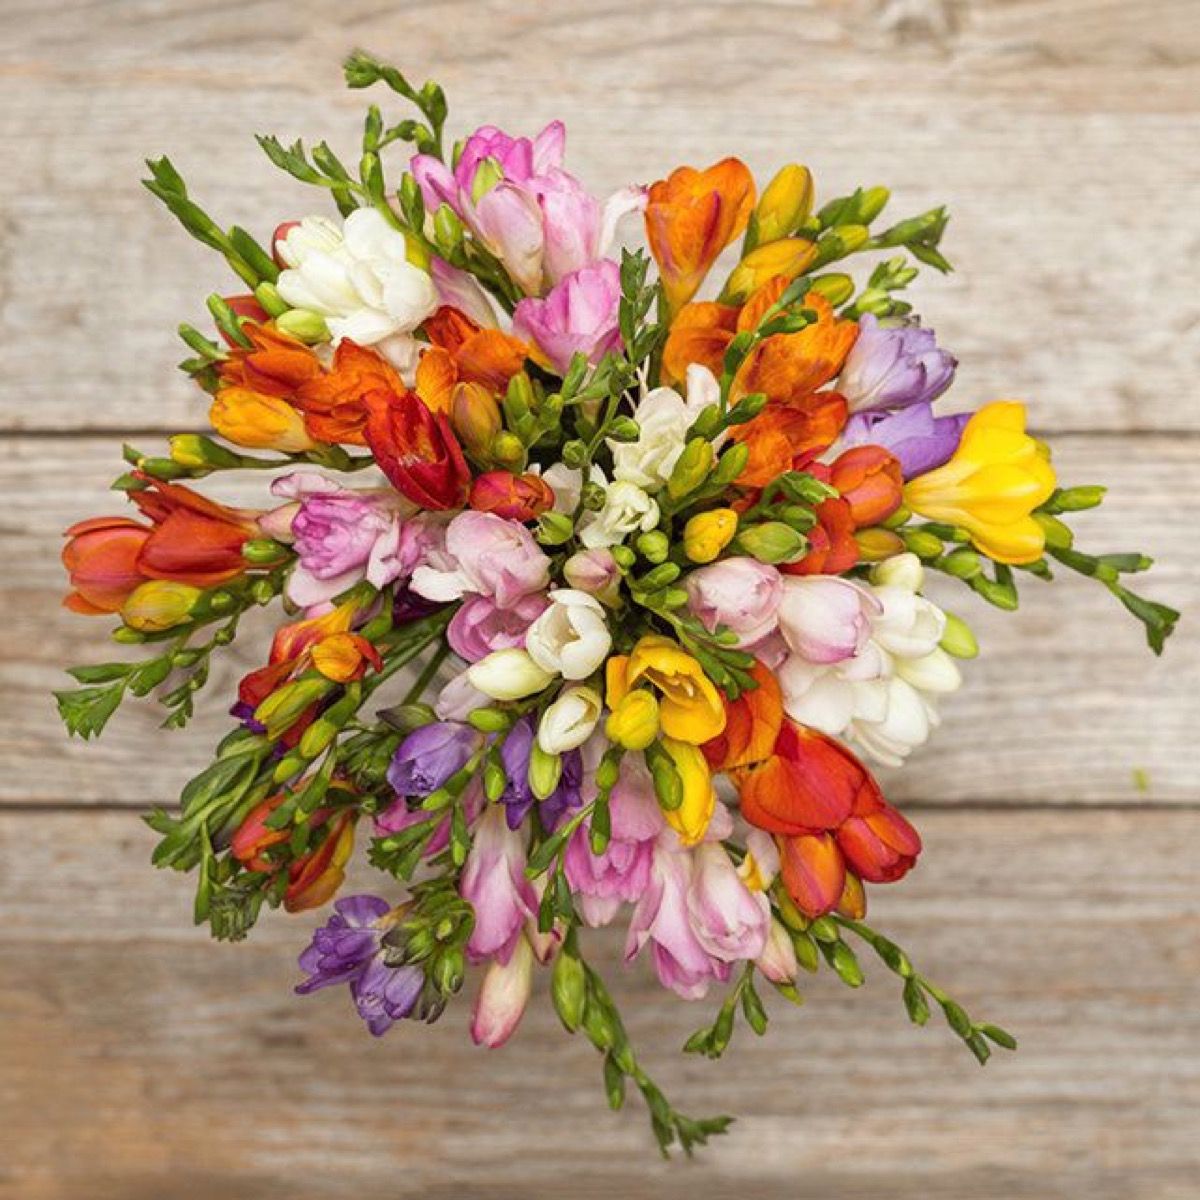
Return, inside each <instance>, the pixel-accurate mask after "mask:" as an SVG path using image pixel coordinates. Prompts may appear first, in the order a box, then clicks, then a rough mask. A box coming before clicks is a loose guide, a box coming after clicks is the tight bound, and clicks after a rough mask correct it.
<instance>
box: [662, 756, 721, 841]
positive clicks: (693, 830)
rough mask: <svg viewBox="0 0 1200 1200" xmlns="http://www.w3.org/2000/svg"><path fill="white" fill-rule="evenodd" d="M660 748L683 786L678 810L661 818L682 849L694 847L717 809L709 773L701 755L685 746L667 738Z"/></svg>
mask: <svg viewBox="0 0 1200 1200" xmlns="http://www.w3.org/2000/svg"><path fill="white" fill-rule="evenodd" d="M662 747H663V749H664V750H665V751H666V752H667V753H668V754H669V755H670V756H671V761H672V762H673V763H674V764H675V770H676V771H678V772H679V778H680V781H681V782H682V783H683V803H682V804H680V806H679V807H678V808H674V809H665V810H664V811H663V816H664V817H665V818H666V820H667V824H668V825H670V826H671V828H672V829H673V830H675V832H676V833H677V834H679V840H680V841H681V842H682V843H683V844H684V845H685V846H695V845H696V844H697V843H698V842H700V841H701V840H702V839H703V837H704V835H705V834H706V833H707V832H708V825H709V822H710V821H711V820H712V818H713V813H714V812H715V811H716V808H717V790H716V788H714V787H713V782H712V773H711V772H710V771H709V769H708V763H707V762H706V761H705V759H704V755H703V754H702V753H701V752H700V750H699V749H697V748H696V747H695V746H693V745H690V744H689V743H688V742H677V741H675V740H674V739H673V738H669V737H667V738H663V740H662Z"/></svg>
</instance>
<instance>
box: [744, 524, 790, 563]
mask: <svg viewBox="0 0 1200 1200" xmlns="http://www.w3.org/2000/svg"><path fill="white" fill-rule="evenodd" d="M736 544H737V545H738V546H739V547H740V548H741V549H742V550H744V551H745V552H746V553H747V554H749V555H750V556H751V557H752V558H757V559H758V561H759V562H764V563H771V564H774V563H788V562H795V561H796V560H797V559H799V558H803V557H804V552H805V550H807V548H808V539H807V538H806V537H805V536H804V535H803V534H801V533H797V532H796V530H794V529H793V528H792V527H791V526H790V525H785V524H784V523H783V522H782V521H764V522H763V523H762V524H761V525H751V526H750V528H749V529H743V530H740V531H739V533H738V535H737V538H736Z"/></svg>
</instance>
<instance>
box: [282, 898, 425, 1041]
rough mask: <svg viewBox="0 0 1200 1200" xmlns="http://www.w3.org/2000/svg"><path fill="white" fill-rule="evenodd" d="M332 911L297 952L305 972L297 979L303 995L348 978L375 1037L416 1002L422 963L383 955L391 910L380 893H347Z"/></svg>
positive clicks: (347, 981)
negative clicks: (394, 962) (392, 961)
mask: <svg viewBox="0 0 1200 1200" xmlns="http://www.w3.org/2000/svg"><path fill="white" fill-rule="evenodd" d="M333 907H334V910H335V911H334V914H333V916H331V917H330V918H329V920H328V921H327V922H326V923H325V924H324V925H322V926H321V928H320V929H318V930H316V932H315V933H314V934H313V940H312V942H311V943H310V944H309V945H308V947H307V948H306V949H305V951H304V953H303V954H301V955H300V969H301V970H302V971H306V972H307V973H308V978H307V979H305V980H304V982H303V983H300V984H297V986H296V991H297V992H299V993H300V994H301V995H307V994H308V993H309V992H315V991H318V990H319V989H320V988H325V987H333V986H335V985H337V984H341V983H348V984H349V985H350V995H351V997H352V998H353V1000H354V1004H355V1007H356V1008H357V1009H358V1015H359V1016H360V1017H362V1019H363V1020H364V1021H366V1023H367V1028H368V1029H369V1030H370V1031H371V1032H372V1033H373V1034H374V1035H375V1036H376V1037H379V1036H380V1035H381V1034H384V1033H386V1032H387V1031H388V1030H389V1029H390V1028H391V1027H392V1024H393V1023H394V1022H396V1021H399V1020H402V1019H403V1018H404V1017H407V1016H409V1015H410V1013H411V1012H412V1010H413V1008H414V1007H415V1006H416V1003H417V999H418V998H419V996H420V994H421V989H422V987H423V986H424V984H425V975H424V972H423V971H422V970H421V968H420V967H416V966H403V967H390V966H388V964H387V963H386V962H384V960H383V943H382V939H383V934H384V931H385V929H386V924H385V921H384V918H385V917H387V916H388V914H389V913H390V912H391V907H390V906H389V904H388V902H387V901H386V900H383V899H381V898H380V897H379V896H347V897H346V898H345V899H343V900H339V901H338V902H337V903H336V904H335V905H334V906H333Z"/></svg>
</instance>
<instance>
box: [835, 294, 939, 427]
mask: <svg viewBox="0 0 1200 1200" xmlns="http://www.w3.org/2000/svg"><path fill="white" fill-rule="evenodd" d="M957 366H958V360H957V359H955V358H954V357H952V356H951V355H949V354H947V353H946V351H945V350H939V349H938V346H937V342H936V340H935V339H934V335H933V330H932V329H922V328H921V326H920V325H917V324H915V323H914V324H901V325H881V324H880V323H879V319H878V318H877V317H875V316H873V315H872V314H871V313H864V314H863V315H862V316H861V317H860V318H859V321H858V338H857V340H856V341H855V343H854V348H853V349H852V350H851V351H850V354H849V355H848V356H847V358H846V363H845V365H844V366H843V367H842V372H841V375H840V376H839V377H838V385H837V390H838V391H839V392H841V394H842V395H843V396H845V397H846V402H847V403H848V404H849V406H850V411H851V412H852V413H857V412H865V411H868V410H871V411H875V410H879V409H886V408H902V407H904V406H905V405H909V404H923V403H925V402H926V401H930V400H936V399H937V398H938V396H940V395H941V394H942V393H943V392H944V391H945V390H946V389H947V388H948V387H949V386H950V384H951V382H952V381H953V379H954V371H955V368H956V367H957Z"/></svg>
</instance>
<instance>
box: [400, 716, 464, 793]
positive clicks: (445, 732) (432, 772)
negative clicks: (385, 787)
mask: <svg viewBox="0 0 1200 1200" xmlns="http://www.w3.org/2000/svg"><path fill="white" fill-rule="evenodd" d="M479 741H480V734H479V733H478V732H477V731H476V730H474V729H472V728H471V726H470V725H464V724H462V723H460V722H458V721H434V722H433V723H432V724H429V725H422V726H421V727H420V728H419V729H414V730H413V731H412V733H410V734H409V735H408V737H406V738H405V739H404V741H402V742H401V743H400V745H399V747H398V748H397V750H396V753H395V754H394V755H393V756H392V762H391V766H389V767H388V771H387V779H388V783H390V784H391V785H392V788H393V789H394V790H395V792H396V795H397V796H402V797H411V796H420V797H425V796H428V795H429V794H430V793H431V792H436V791H437V789H438V788H440V787H441V786H442V784H444V783H445V782H446V780H447V779H449V778H450V776H451V775H453V774H454V773H455V772H457V771H461V770H462V769H463V767H465V766H466V765H467V761H468V759H470V757H471V755H472V754H474V753H475V750H476V749H477V748H478V746H479Z"/></svg>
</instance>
